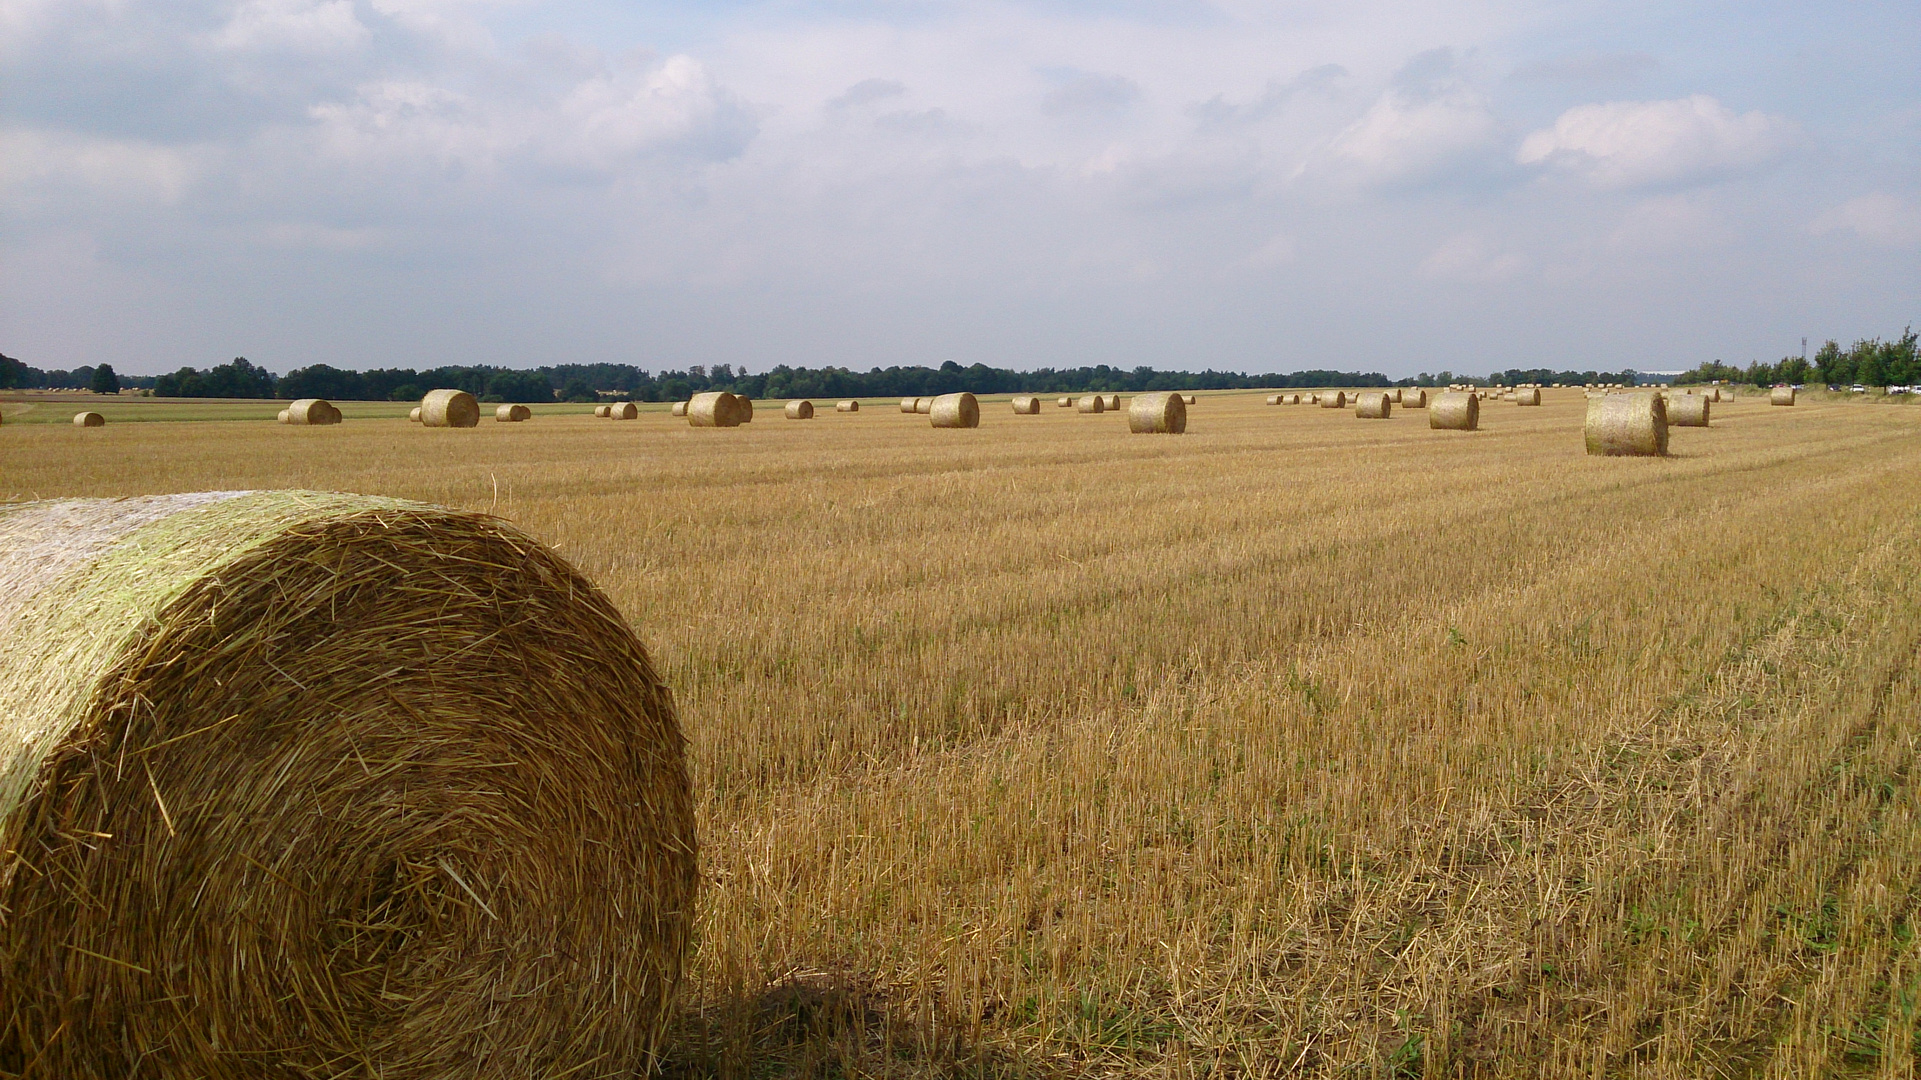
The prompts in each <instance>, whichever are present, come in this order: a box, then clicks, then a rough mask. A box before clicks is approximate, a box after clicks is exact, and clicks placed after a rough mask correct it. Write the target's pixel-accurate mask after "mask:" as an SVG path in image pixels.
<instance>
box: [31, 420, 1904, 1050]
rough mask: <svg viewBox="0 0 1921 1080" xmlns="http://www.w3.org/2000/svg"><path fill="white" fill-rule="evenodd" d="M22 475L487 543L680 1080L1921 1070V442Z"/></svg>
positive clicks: (424, 462) (808, 441) (1015, 424)
mask: <svg viewBox="0 0 1921 1080" xmlns="http://www.w3.org/2000/svg"><path fill="white" fill-rule="evenodd" d="M1546 397H1547V404H1546V405H1545V406H1543V407H1541V408H1538V409H1537V408H1516V407H1514V406H1512V405H1511V404H1501V403H1493V402H1490V403H1488V407H1487V409H1486V411H1485V412H1484V413H1483V421H1482V428H1483V430H1481V431H1479V432H1475V433H1453V432H1434V431H1429V430H1428V428H1427V421H1426V416H1425V414H1424V413H1421V412H1418V411H1413V412H1397V413H1396V414H1395V415H1394V417H1393V418H1392V419H1390V420H1387V421H1360V420H1357V419H1355V418H1354V416H1353V415H1352V413H1351V411H1345V410H1343V411H1334V410H1322V409H1316V408H1310V407H1268V406H1264V405H1262V404H1261V397H1260V395H1258V394H1241V395H1207V396H1203V397H1202V398H1201V399H1200V403H1199V404H1197V405H1196V406H1194V407H1193V408H1192V409H1191V410H1190V426H1189V433H1188V434H1187V435H1185V436H1181V437H1157V436H1130V435H1128V434H1127V432H1126V421H1125V419H1124V418H1123V417H1116V416H1111V415H1104V416H1099V417H1094V416H1080V415H1077V414H1074V413H1073V412H1071V411H1070V410H1061V409H1055V408H1053V407H1052V403H1051V401H1049V402H1047V406H1046V408H1045V409H1044V411H1043V414H1042V415H1040V416H1036V417H1017V416H1014V415H1012V414H1011V413H1010V412H1009V411H1008V409H1007V406H1006V405H1005V404H1004V403H1000V402H995V403H991V404H985V405H984V407H983V413H984V419H983V421H982V426H981V428H980V429H978V430H974V431H936V430H931V429H930V428H929V427H928V425H927V418H926V417H924V416H904V415H901V414H899V413H898V412H897V411H896V410H895V408H894V407H893V405H892V404H891V403H879V402H871V403H869V404H868V407H867V409H866V411H863V412H861V413H859V414H854V415H841V414H835V413H833V412H831V411H824V412H822V413H821V414H819V415H818V416H817V418H816V419H814V420H812V421H808V422H795V421H787V420H784V419H782V418H781V417H780V415H779V412H778V410H777V409H769V408H768V407H767V406H766V405H763V406H762V408H761V410H760V412H759V414H758V416H757V418H756V419H755V421H754V422H753V423H752V424H751V425H749V426H747V427H743V428H739V429H733V430H694V429H689V428H688V427H686V426H685V424H684V423H683V422H680V421H675V420H672V419H671V418H670V417H668V416H667V415H666V414H665V413H664V412H649V413H646V414H643V416H642V418H641V419H640V420H637V421H632V422H613V421H605V420H595V419H592V418H591V417H586V416H579V415H544V416H540V417H537V418H536V419H535V420H534V421H533V422H531V423H526V424H514V425H506V424H494V423H492V422H491V421H489V422H486V423H484V424H483V425H482V426H481V428H479V429H478V430H473V431H447V430H425V429H421V428H419V427H417V426H414V425H409V424H407V423H406V422H405V420H404V419H392V418H368V419H353V417H354V416H355V408H354V406H353V405H352V404H351V403H349V404H347V405H345V406H344V408H345V410H346V412H347V415H348V416H349V418H350V419H349V420H348V422H346V423H344V424H342V425H340V426H338V427H333V428H312V429H291V428H284V427H281V426H278V425H275V424H272V423H268V422H253V421H231V422H188V423H142V424H131V423H128V424H122V423H113V424H110V425H109V426H108V427H106V428H104V429H94V430H79V429H73V428H69V427H65V426H60V425H52V424H49V425H29V424H16V423H14V422H13V417H12V416H11V415H9V417H8V422H7V424H6V425H5V426H0V495H4V496H5V497H7V498H10V499H24V498H36V497H39V498H50V497H56V496H109V495H129V494H150V493H158V492H172V491H189V490H203V489H217V488H256V487H309V488H321V489H329V490H346V491H358V492H367V493H377V494H383V495H394V496H401V497H406V498H413V499H421V500H426V501H429V502H435V503H442V504H446V505H451V506H457V507H465V508H470V509H480V510H491V511H493V512H495V513H498V514H500V515H501V516H503V517H506V518H508V519H510V520H512V521H514V522H515V523H517V524H518V525H520V526H521V527H522V528H524V529H526V530H528V531H529V532H531V533H532V534H534V535H535V536H537V537H539V538H541V539H542V540H544V541H546V542H548V543H549V544H552V545H553V546H555V547H556V548H557V549H559V550H560V552H561V553H562V554H564V555H565V556H566V557H568V558H569V559H571V560H572V561H573V562H575V563H576V564H577V565H579V566H580V567H581V568H582V569H583V570H584V571H585V572H586V573H587V574H588V576H589V577H591V578H593V579H594V580H595V581H597V582H599V583H600V585H601V586H602V587H603V588H604V589H605V590H606V591H607V592H608V593H609V595H610V596H611V597H612V598H613V600H614V602H615V603H616V604H617V605H618V606H619V607H620V608H621V610H622V611H624V612H625V613H626V614H627V616H628V617H629V618H630V619H631V620H632V622H633V624H634V625H635V626H636V627H637V628H638V630H639V632H640V635H641V637H642V639H643V640H644V641H646V642H647V644H648V646H649V648H650V649H651V650H652V652H653V654H654V657H655V660H656V662H657V663H658V665H659V666H660V668H661V670H662V674H663V675H664V676H665V678H666V679H667V681H668V682H669V684H670V685H671V686H672V687H673V688H674V691H675V693H676V695H677V698H678V702H679V705H680V709H681V716H682V722H683V724H684V726H685V727H686V729H687V731H688V734H689V737H690V740H691V747H692V755H693V766H694V770H693V771H694V776H695V784H696V791H697V797H698V800H699V807H700V830H701V840H702V844H703V850H702V861H703V865H704V873H705V878H706V883H705V885H704V887H703V888H704V891H703V893H702V897H701V917H700V931H699V936H698V941H697V944H696V950H697V951H696V955H695V956H694V958H693V962H692V967H691V973H690V979H689V983H688V985H687V986H686V987H685V988H684V997H683V1003H682V1010H681V1012H682V1020H681V1022H680V1023H679V1024H678V1026H677V1028H676V1031H675V1033H674V1036H673V1040H672V1044H671V1046H670V1048H669V1058H668V1060H667V1062H666V1068H667V1069H668V1070H669V1071H670V1072H672V1073H676V1074H707V1073H720V1074H723V1075H730V1076H764V1075H773V1074H777V1073H781V1072H794V1073H799V1074H804V1075H855V1074H867V1075H898V1076H932V1075H957V1074H958V1075H981V1074H987V1075H1069V1074H1072V1075H1101V1076H1110V1075H1113V1076H1118V1075H1150V1074H1151V1075H1181V1076H1197V1075H1225V1076H1242V1075H1281V1074H1289V1075H1309V1076H1319V1075H1324V1076H1456V1075H1488V1076H1515V1077H1521V1076H1536V1075H1551V1076H1576V1075H1579V1076H1637V1077H1640V1076H1645V1077H1668V1076H1672V1077H1681V1076H1708V1075H1716V1076H1753V1077H1763V1076H1767V1077H1788V1076H1833V1075H1842V1076H1855V1075H1858V1076H1864V1077H1865V1076H1875V1077H1906V1076H1912V1075H1913V1074H1914V1072H1915V1070H1916V1068H1917V1064H1921V1044H1918V1043H1917V1037H1916V1028H1917V1021H1918V1018H1921V944H1917V942H1916V940H1915V933H1916V928H1917V923H1918V922H1921V893H1918V892H1917V889H1918V888H1921V833H1918V832H1917V799H1916V790H1915V777H1914V766H1915V764H1916V755H1917V750H1918V745H1917V738H1918V737H1921V722H1918V720H1917V718H1918V717H1921V669H1918V668H1917V664H1916V660H1917V652H1918V649H1917V646H1918V644H1921V414H1917V412H1915V411H1913V410H1910V409H1905V408H1892V409H1890V408H1865V407H1858V406H1851V405H1847V404H1840V403H1832V404H1830V403H1822V402H1814V403H1807V404H1803V405H1799V406H1796V407H1794V408H1792V409H1783V408H1770V407H1768V406H1767V405H1766V404H1764V403H1762V402H1761V401H1760V400H1757V399H1754V398H1744V399H1743V400H1741V401H1739V402H1736V403H1734V404H1731V405H1726V406H1722V407H1719V411H1718V412H1717V413H1716V416H1715V422H1714V426H1713V428H1711V429H1708V430H1693V429H1677V430H1676V431H1675V432H1674V434H1673V445H1672V449H1673V456H1672V457H1670V458H1668V459H1663V460H1647V459H1591V458H1587V457H1585V456H1584V455H1583V452H1582V442H1581V435H1580V421H1581V409H1582V404H1583V402H1582V399H1581V396H1580V394H1579V392H1578V391H1570V390H1562V391H1548V392H1547V393H1546Z"/></svg>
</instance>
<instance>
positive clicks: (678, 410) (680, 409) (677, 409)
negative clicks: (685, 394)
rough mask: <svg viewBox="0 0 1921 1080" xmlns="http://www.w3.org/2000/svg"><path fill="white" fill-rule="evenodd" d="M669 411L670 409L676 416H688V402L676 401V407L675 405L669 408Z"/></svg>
mask: <svg viewBox="0 0 1921 1080" xmlns="http://www.w3.org/2000/svg"><path fill="white" fill-rule="evenodd" d="M668 411H669V412H671V413H673V415H675V416H686V415H687V403H686V402H684V401H676V402H674V407H673V408H672V409H670V410H668Z"/></svg>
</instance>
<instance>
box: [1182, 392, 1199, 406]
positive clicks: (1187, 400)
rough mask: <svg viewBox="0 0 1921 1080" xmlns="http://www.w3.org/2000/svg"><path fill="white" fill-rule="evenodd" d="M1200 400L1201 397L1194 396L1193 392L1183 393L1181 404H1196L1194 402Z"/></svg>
mask: <svg viewBox="0 0 1921 1080" xmlns="http://www.w3.org/2000/svg"><path fill="white" fill-rule="evenodd" d="M1199 400H1200V399H1199V398H1197V397H1195V396H1194V395H1193V394H1182V395H1181V404H1183V405H1192V404H1194V403H1195V402H1196V401H1199Z"/></svg>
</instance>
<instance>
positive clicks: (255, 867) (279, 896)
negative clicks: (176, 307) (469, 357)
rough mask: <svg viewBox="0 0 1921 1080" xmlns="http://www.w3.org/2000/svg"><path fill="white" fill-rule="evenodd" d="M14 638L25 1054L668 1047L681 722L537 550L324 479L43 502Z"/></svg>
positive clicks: (11, 690) (7, 859) (505, 530)
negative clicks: (331, 486) (309, 488)
mask: <svg viewBox="0 0 1921 1080" xmlns="http://www.w3.org/2000/svg"><path fill="white" fill-rule="evenodd" d="M0 628H4V629H0V731H3V732H4V734H5V736H6V737H5V739H4V741H0V852H4V853H5V854H3V855H0V911H5V912H7V913H8V915H7V918H5V919H0V1002H4V1003H5V1010H4V1012H5V1016H6V1023H5V1024H4V1025H0V1071H7V1072H13V1073H19V1072H22V1071H27V1070H29V1069H30V1070H31V1074H32V1075H35V1076H48V1077H61V1078H65V1080H93V1078H103V1077H109V1076H112V1077H124V1076H127V1075H130V1072H129V1070H130V1069H132V1068H134V1065H135V1063H136V1062H138V1061H147V1062H164V1063H165V1067H164V1068H162V1069H161V1075H169V1076H251V1075H262V1072H261V1069H262V1063H263V1062H269V1061H270V1062H271V1063H272V1068H271V1069H270V1070H268V1071H270V1072H274V1073H281V1072H284V1073H285V1074H286V1075H290V1076H293V1075H299V1076H331V1075H338V1074H339V1071H340V1069H341V1068H342V1063H343V1062H352V1063H353V1069H352V1070H351V1071H354V1072H355V1073H356V1075H359V1074H361V1073H362V1071H364V1075H368V1076H376V1075H384V1076H463V1075H476V1074H475V1073H474V1071H473V1070H474V1068H475V1063H476V1062H483V1061H484V1062H486V1063H487V1072H488V1073H489V1074H492V1075H503V1076H505V1075H518V1076H559V1075H603V1076H605V1075H640V1074H643V1073H644V1072H645V1071H646V1070H647V1069H648V1067H649V1064H650V1062H651V1061H652V1060H653V1059H654V1055H655V1054H656V1052H657V1050H658V1048H659V1044H660V1040H661V1037H662V1034H663V1031H664V1029H665V1026H666V1024H667V1022H668V1019H669V1016H670V1012H671V1004H672V988H673V987H675V986H676V984H677V983H678V980H679V974H680V971H681V967H682V963H683V960H684V957H685V953H686V945H687V940H688V934H689V929H690V927H691V924H692V918H693V907H692V902H693V899H694V890H695V884H696V875H697V866H696V857H695V845H694V834H693V812H692V804H691V796H690V792H689V786H688V778H687V772H686V766H685V761H684V749H683V739H682V736H681V733H680V730H679V725H678V722H677V720H676V718H675V714H674V708H673V703H672V699H671V696H670V695H669V693H668V691H667V689H666V688H665V687H664V686H663V685H662V684H661V682H660V680H659V678H658V677H657V676H656V674H655V673H654V670H653V667H652V665H651V663H650V661H649V659H648V657H647V654H646V652H645V650H644V649H643V648H642V646H641V644H640V642H639V641H638V640H637V639H636V638H635V637H634V635H633V632H632V631H631V630H630V629H629V628H628V626H627V624H626V622H625V620H624V619H623V618H622V616H621V614H620V613H619V612H618V611H617V610H616V609H615V608H614V607H613V605H612V604H611V603H609V602H608V600H607V599H606V598H605V597H604V596H603V595H602V594H601V593H600V592H599V590H597V589H596V588H595V587H594V585H593V584H592V583H591V582H589V581H587V580H586V579H585V578H583V577H582V576H581V575H580V574H579V572H578V571H576V570H575V569H574V568H573V567H571V566H569V565H568V564H567V563H566V562H564V561H562V560H561V559H560V558H558V557H557V556H555V555H554V554H552V553H551V552H550V551H548V550H547V549H546V548H545V547H543V546H542V545H541V544H540V543H539V542H537V541H535V540H533V539H532V538H530V537H528V536H526V535H524V534H522V533H520V532H518V531H517V530H515V529H513V528H512V527H511V526H508V525H506V524H504V523H502V522H501V521H499V520H497V519H494V518H491V517H487V516H485V515H480V514H470V513H464V512H457V511H452V510H445V509H441V508H438V507H431V506H424V505H421V504H418V503H407V502H400V501H397V500H392V499H379V498H370V497H364V496H355V495H330V494H321V493H315V492H214V493H202V494H193V495H173V496H160V497H151V498H135V499H118V500H67V501H60V502H43V503H26V504H19V505H16V506H13V507H9V508H7V509H5V510H0ZM29 851H30V852H31V853H32V857H31V860H30V861H31V866H29V865H28V860H27V859H26V858H25V856H24V854H21V853H25V852H29ZM182 1003H190V1004H189V1005H187V1006H183V1005H182ZM589 1069H592V1070H593V1071H592V1072H587V1071H585V1070H589Z"/></svg>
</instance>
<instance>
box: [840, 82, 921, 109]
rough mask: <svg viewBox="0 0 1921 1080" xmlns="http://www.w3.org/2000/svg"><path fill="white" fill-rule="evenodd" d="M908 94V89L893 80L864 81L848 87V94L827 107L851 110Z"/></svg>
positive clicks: (842, 95) (844, 94)
mask: <svg viewBox="0 0 1921 1080" xmlns="http://www.w3.org/2000/svg"><path fill="white" fill-rule="evenodd" d="M906 93H907V87H906V86H905V85H903V84H901V83H899V82H896V81H894V80H893V79H862V80H861V81H859V82H857V83H855V84H854V85H852V86H850V87H848V88H847V92H846V93H843V94H841V95H840V96H839V97H837V98H834V99H833V100H832V101H829V102H828V103H827V107H828V108H830V109H851V108H854V107H856V106H860V105H871V104H873V103H874V102H876V101H886V100H888V99H889V98H897V97H901V96H904V95H905V94H906Z"/></svg>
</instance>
